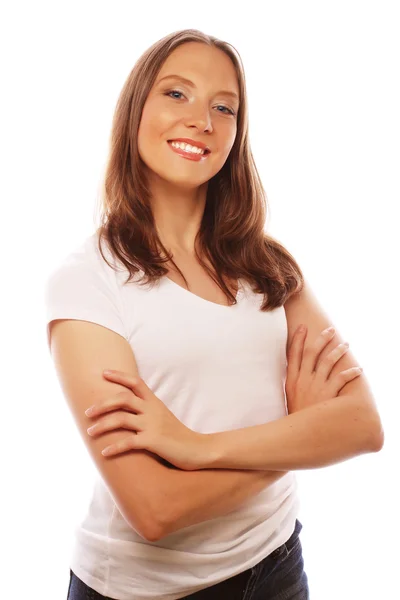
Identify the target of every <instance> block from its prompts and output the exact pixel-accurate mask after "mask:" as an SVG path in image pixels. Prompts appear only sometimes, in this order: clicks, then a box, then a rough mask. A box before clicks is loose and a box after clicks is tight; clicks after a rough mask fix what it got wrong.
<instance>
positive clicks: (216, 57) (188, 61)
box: [155, 42, 239, 94]
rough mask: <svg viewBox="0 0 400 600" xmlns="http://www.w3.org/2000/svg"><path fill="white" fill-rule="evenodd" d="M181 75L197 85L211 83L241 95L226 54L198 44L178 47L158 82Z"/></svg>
mask: <svg viewBox="0 0 400 600" xmlns="http://www.w3.org/2000/svg"><path fill="white" fill-rule="evenodd" d="M172 74H176V75H181V76H182V77H186V78H187V79H190V80H191V81H193V82H194V83H195V84H197V83H203V82H204V83H210V84H211V85H212V86H213V85H218V86H219V88H218V89H221V88H224V89H228V90H232V91H233V92H236V93H237V94H239V86H238V82H237V75H236V70H235V67H234V65H233V63H232V61H231V59H230V58H229V56H228V55H227V54H225V52H223V51H222V50H220V49H219V48H214V47H212V46H207V45H206V44H201V43H198V42H188V43H185V44H182V45H181V46H178V48H175V50H173V51H172V52H171V54H170V55H169V56H168V57H167V59H166V60H165V62H164V64H163V65H162V67H161V69H160V71H159V73H158V75H157V79H156V82H155V83H157V82H158V81H160V79H162V78H164V77H166V76H167V75H172Z"/></svg>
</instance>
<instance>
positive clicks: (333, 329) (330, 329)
mask: <svg viewBox="0 0 400 600" xmlns="http://www.w3.org/2000/svg"><path fill="white" fill-rule="evenodd" d="M326 331H329V333H332V332H333V331H335V328H334V327H328V329H327V330H326Z"/></svg>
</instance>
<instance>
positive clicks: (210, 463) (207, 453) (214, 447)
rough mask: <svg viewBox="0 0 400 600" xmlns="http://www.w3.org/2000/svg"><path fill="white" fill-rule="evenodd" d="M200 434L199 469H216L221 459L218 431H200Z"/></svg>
mask: <svg viewBox="0 0 400 600" xmlns="http://www.w3.org/2000/svg"><path fill="white" fill-rule="evenodd" d="M200 435H201V446H202V450H201V463H202V464H201V465H200V466H199V467H198V468H199V469H218V468H221V467H220V465H219V461H220V459H221V450H220V444H219V438H218V433H202V434H200Z"/></svg>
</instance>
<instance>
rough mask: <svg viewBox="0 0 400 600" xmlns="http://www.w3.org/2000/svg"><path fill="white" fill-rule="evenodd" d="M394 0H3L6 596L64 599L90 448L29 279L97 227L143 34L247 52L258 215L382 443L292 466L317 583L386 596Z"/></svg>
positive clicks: (395, 225) (395, 420) (332, 593)
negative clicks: (115, 121) (202, 39)
mask: <svg viewBox="0 0 400 600" xmlns="http://www.w3.org/2000/svg"><path fill="white" fill-rule="evenodd" d="M396 9H398V3H397V2H388V1H384V0H380V1H379V2H378V1H376V2H368V1H363V2H361V1H360V2H356V1H350V0H346V1H343V0H340V1H338V0H336V1H335V2H317V1H315V2H310V1H302V2H296V1H291V2H290V1H286V2H284V1H281V2H265V1H264V2H263V3H261V2H243V3H235V2H232V1H228V2H224V3H220V2H211V1H208V0H203V1H202V2H172V1H168V2H163V3H160V4H159V5H158V4H156V3H150V2H148V3H144V2H137V3H136V2H118V1H115V0H113V1H112V2H111V1H110V2H99V1H96V2H89V1H84V0H81V1H79V2H56V1H53V2H48V3H45V2H32V3H28V2H13V3H9V5H8V8H7V10H6V11H5V9H4V8H3V9H2V11H1V12H2V14H1V15H0V22H1V32H0V33H1V35H0V44H1V48H0V50H1V61H2V68H1V79H2V81H1V83H2V93H1V110H0V119H1V122H0V125H1V136H0V144H1V164H2V167H3V168H2V227H1V245H2V247H1V249H2V275H3V285H4V287H3V293H2V313H3V321H2V342H3V343H2V348H3V352H4V354H3V356H4V358H3V361H2V362H3V369H2V388H1V392H2V394H1V395H2V428H1V438H0V439H1V449H2V487H3V492H2V495H1V503H2V510H1V518H2V523H1V532H2V536H1V537H2V548H3V551H4V552H5V555H3V559H2V566H3V573H2V577H1V591H2V597H4V598H7V600H20V599H21V598H32V599H36V598H37V599H39V598H40V600H55V599H57V600H58V599H63V600H64V599H65V598H66V594H67V587H68V582H69V557H70V552H71V548H72V544H73V536H74V528H75V527H76V526H77V524H78V522H79V521H80V520H81V519H82V518H83V516H84V514H85V511H86V508H87V503H88V501H89V498H90V493H91V484H92V479H93V477H94V469H95V466H94V464H93V463H92V461H91V459H90V457H89V455H88V454H87V451H86V448H85V446H84V443H83V441H82V439H81V438H80V435H79V433H78V430H77V428H76V426H75V423H74V421H73V418H72V416H71V414H70V413H69V409H68V407H67V404H66V402H65V399H64V398H63V396H62V393H61V391H60V388H59V385H58V380H57V377H56V374H55V370H54V367H53V364H52V361H51V357H50V354H49V353H48V351H47V347H46V338H45V331H46V323H45V320H44V318H45V317H44V306H43V286H44V282H45V280H46V277H47V275H48V274H49V272H50V271H51V269H53V268H54V267H55V266H57V264H58V263H59V262H60V261H61V260H62V258H63V257H64V256H65V255H66V254H67V253H69V252H70V251H71V250H72V249H74V248H75V247H76V246H77V245H78V244H79V243H80V242H81V241H82V240H83V239H84V238H85V237H86V236H88V235H90V234H91V233H92V232H93V231H94V229H95V228H96V227H97V221H96V206H97V198H98V189H99V185H100V181H101V176H102V173H103V169H104V166H105V159H106V151H107V143H108V136H109V132H110V127H111V119H112V114H113V110H114V108H115V103H116V101H117V98H118V95H119V93H120V90H121V88H122V86H123V84H124V82H125V79H126V77H127V76H128V74H129V72H130V70H131V69H132V67H133V65H134V63H135V61H136V60H137V59H138V58H139V56H140V55H141V54H142V52H144V51H145V50H146V49H147V48H148V47H149V46H150V45H151V44H153V43H154V42H155V41H156V40H158V39H160V38H161V37H163V36H165V35H167V34H169V33H171V32H173V31H177V30H180V29H185V28H189V27H190V28H196V29H200V30H202V31H204V32H205V33H209V34H212V35H215V36H217V37H219V38H221V39H224V40H226V41H228V42H230V43H232V44H233V45H234V46H235V47H236V48H237V50H238V51H239V53H240V54H241V56H242V59H243V62H244V67H245V72H246V80H247V86H248V95H249V110H250V139H251V144H252V150H253V154H254V157H255V160H256V164H257V168H258V170H259V172H260V175H261V178H262V181H263V184H264V187H265V189H266V192H267V195H268V199H269V203H270V216H269V223H268V230H269V231H270V232H271V234H272V235H275V236H276V237H278V239H280V241H281V242H282V243H283V244H284V245H286V247H287V248H288V249H289V250H290V251H291V252H292V253H293V255H294V256H295V258H296V260H297V261H298V262H299V264H300V266H301V268H302V269H303V272H304V274H305V276H306V277H307V279H308V280H309V282H310V284H311V286H312V288H313V289H314V291H315V293H316V295H317V297H318V299H319V301H320V303H321V305H322V306H323V307H324V309H325V310H326V312H327V313H328V315H329V316H330V317H331V319H332V323H333V324H334V325H335V326H336V327H337V329H338V330H339V332H340V334H341V335H342V336H343V337H344V339H345V340H346V341H349V343H350V349H351V351H352V352H353V354H354V355H355V357H356V358H357V360H358V361H359V363H360V364H361V365H362V366H363V367H364V372H365V375H366V376H367V378H368V381H369V383H370V385H371V387H372V390H373V392H374V395H375V398H376V401H377V404H378V408H379V412H380V414H381V417H382V421H383V424H384V429H385V434H386V440H385V446H384V448H383V450H382V451H381V452H379V453H377V454H368V455H363V456H361V457H358V458H355V459H353V460H350V461H346V462H344V463H341V464H338V465H335V466H332V467H329V468H325V469H318V470H310V471H298V472H297V477H298V481H299V486H300V494H301V502H302V506H301V513H300V515H299V518H300V520H301V522H302V523H303V531H302V533H301V540H302V544H303V555H304V559H305V569H306V572H307V575H308V578H309V584H310V589H311V598H312V600H338V598H340V600H358V599H360V600H361V599H362V600H370V599H371V600H372V599H374V600H376V599H377V598H389V597H390V598H394V597H397V594H399V591H398V584H397V582H396V580H397V569H398V565H397V563H398V536H399V533H400V532H399V524H398V523H399V519H398V509H399V506H400V499H399V495H398V493H397V491H396V487H397V485H398V483H397V480H398V476H399V467H398V458H399V446H398V444H397V442H396V436H397V434H398V426H399V416H400V412H399V383H398V362H399V354H400V353H399V334H400V329H399V318H398V309H399V305H400V301H399V300H400V299H399V267H398V262H399V258H400V252H399V237H398V234H399V219H398V217H399V212H398V206H399V200H400V194H399V191H400V183H399V164H400V162H399V158H400V150H399V148H400V145H399V138H400V122H399V121H400V120H399V106H400V94H399V72H400V69H399V56H400V37H399V34H398V32H399V29H400V20H399V17H398V15H397V13H396Z"/></svg>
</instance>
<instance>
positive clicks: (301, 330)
mask: <svg viewBox="0 0 400 600" xmlns="http://www.w3.org/2000/svg"><path fill="white" fill-rule="evenodd" d="M305 330H306V328H305V327H304V325H300V327H299V329H298V332H299V333H303V331H305Z"/></svg>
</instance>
